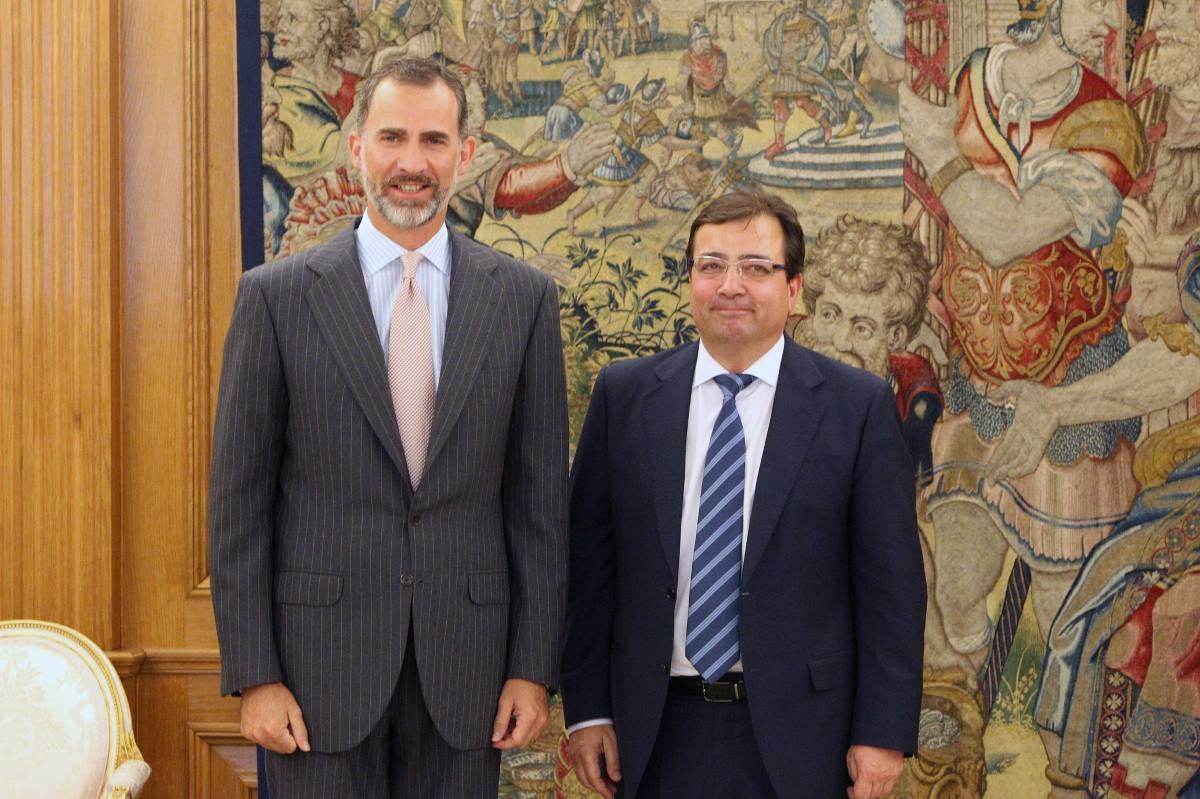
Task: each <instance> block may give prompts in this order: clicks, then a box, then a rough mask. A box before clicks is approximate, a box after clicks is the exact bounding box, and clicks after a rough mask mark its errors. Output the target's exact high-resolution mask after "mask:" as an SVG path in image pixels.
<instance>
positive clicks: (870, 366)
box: [796, 319, 892, 379]
mask: <svg viewBox="0 0 1200 799" xmlns="http://www.w3.org/2000/svg"><path fill="white" fill-rule="evenodd" d="M796 340H797V341H799V342H800V343H801V344H802V345H804V346H805V347H808V348H809V349H810V350H812V351H813V352H816V353H818V354H819V355H824V356H825V357H827V358H832V359H833V360H835V361H838V362H839V363H844V364H846V365H847V366H854V367H856V368H858V369H866V370H867V371H868V372H870V373H871V374H873V375H876V376H877V377H882V378H884V379H887V378H888V377H889V376H890V375H891V373H892V367H891V363H890V361H889V360H888V351H887V349H886V348H884V347H880V348H879V349H877V350H876V351H875V352H873V353H872V354H871V355H870V357H868V358H867V359H865V360H864V359H863V358H861V357H859V356H858V354H857V353H855V352H842V351H841V350H839V349H838V348H837V347H835V346H833V344H832V343H830V342H828V341H821V340H820V339H818V338H817V335H816V333H815V332H814V331H813V329H812V320H811V319H802V320H801V321H800V323H799V324H798V325H797V326H796Z"/></svg>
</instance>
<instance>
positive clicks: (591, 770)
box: [571, 741, 612, 799]
mask: <svg viewBox="0 0 1200 799" xmlns="http://www.w3.org/2000/svg"><path fill="white" fill-rule="evenodd" d="M576 744H577V742H575V741H572V743H571V764H572V765H573V766H575V776H576V777H577V778H578V779H579V781H580V782H581V783H583V787H585V788H587V789H588V790H590V791H594V792H596V793H598V794H600V795H602V796H605V797H606V799H612V797H611V796H608V795H607V794H606V793H605V791H606V790H607V786H606V785H605V784H604V780H602V779H601V778H600V753H599V751H597V750H595V749H593V748H591V747H584V746H582V745H576Z"/></svg>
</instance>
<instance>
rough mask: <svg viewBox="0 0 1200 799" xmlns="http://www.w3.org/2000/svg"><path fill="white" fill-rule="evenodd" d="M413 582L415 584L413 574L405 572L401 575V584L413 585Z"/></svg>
mask: <svg viewBox="0 0 1200 799" xmlns="http://www.w3.org/2000/svg"><path fill="white" fill-rule="evenodd" d="M412 584H413V576H412V575H411V574H409V573H408V572H405V573H404V574H401V575H400V585H412Z"/></svg>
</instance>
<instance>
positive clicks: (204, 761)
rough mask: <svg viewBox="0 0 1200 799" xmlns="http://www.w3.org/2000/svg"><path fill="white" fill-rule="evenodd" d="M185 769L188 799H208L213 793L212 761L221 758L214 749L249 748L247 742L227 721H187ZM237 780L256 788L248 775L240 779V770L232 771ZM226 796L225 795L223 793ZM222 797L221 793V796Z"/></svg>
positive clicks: (235, 726)
mask: <svg viewBox="0 0 1200 799" xmlns="http://www.w3.org/2000/svg"><path fill="white" fill-rule="evenodd" d="M187 731H188V740H187V769H188V797H189V799H210V797H212V796H214V795H215V794H216V791H215V788H216V786H215V785H214V765H215V764H214V759H216V758H219V757H221V755H220V753H218V752H216V751H214V749H215V748H216V747H227V746H249V745H250V743H249V742H248V741H247V740H246V739H245V738H243V737H242V735H241V733H240V732H239V731H238V725H237V724H235V723H231V722H221V721H214V722H191V721H190V722H188V725H187ZM234 773H235V774H238V776H239V778H240V780H241V781H242V782H243V783H244V784H245V786H246V788H247V791H246V793H247V794H248V793H249V788H251V787H255V788H256V787H257V785H258V781H257V779H256V778H255V779H254V780H253V784H252V785H251V778H250V777H249V775H246V776H244V777H242V776H241V774H243V773H244V769H241V768H236V769H235V770H234ZM225 793H227V792H225ZM222 795H224V794H222Z"/></svg>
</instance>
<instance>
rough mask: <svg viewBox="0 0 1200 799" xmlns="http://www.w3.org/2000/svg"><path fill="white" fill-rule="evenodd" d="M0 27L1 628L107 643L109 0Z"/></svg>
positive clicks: (112, 97) (110, 590) (113, 427)
mask: <svg viewBox="0 0 1200 799" xmlns="http://www.w3.org/2000/svg"><path fill="white" fill-rule="evenodd" d="M4 9H5V10H4V13H3V14H0V107H2V108H3V109H5V112H4V113H3V114H0V192H3V195H2V196H3V197H4V202H3V203H0V229H2V230H3V231H4V235H3V236H0V320H2V321H0V430H3V431H4V432H3V434H2V436H3V438H2V439H0V451H2V452H0V507H2V508H4V512H3V513H0V617H25V618H40V619H46V620H49V621H56V622H60V623H63V624H66V625H69V626H70V627H73V628H74V629H76V630H79V631H80V632H82V633H84V634H85V635H87V636H88V637H90V638H92V639H93V640H95V641H96V642H97V643H98V644H100V646H101V647H108V648H112V647H114V646H115V645H117V643H118V641H119V638H120V627H119V622H118V619H119V607H118V606H117V601H116V598H115V594H114V584H115V581H114V568H115V565H116V557H115V550H116V542H117V535H118V529H119V518H120V514H119V508H118V504H117V502H116V500H115V498H116V497H117V496H118V493H119V485H120V479H119V477H118V470H119V457H118V452H119V443H118V442H119V432H120V431H119V402H118V401H117V399H116V398H117V397H118V396H119V389H120V381H119V376H118V371H117V368H116V363H117V361H116V357H117V349H116V348H117V346H118V337H117V335H116V329H117V320H118V315H119V313H120V307H119V299H118V298H119V296H120V293H119V290H118V287H119V270H118V264H119V263H120V252H119V250H120V237H119V235H118V231H119V230H120V226H121V223H122V219H121V210H120V209H121V201H120V200H121V194H120V181H119V179H118V175H119V174H120V155H119V149H118V143H119V141H120V137H119V128H118V125H119V123H120V121H121V119H122V117H121V114H120V113H119V109H120V97H119V84H118V81H117V70H116V66H115V65H116V63H117V60H118V56H119V48H118V44H117V38H116V30H117V29H118V19H119V18H118V16H117V15H118V0H97V2H89V3H46V2H42V0H13V2H11V3H5V5H4Z"/></svg>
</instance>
